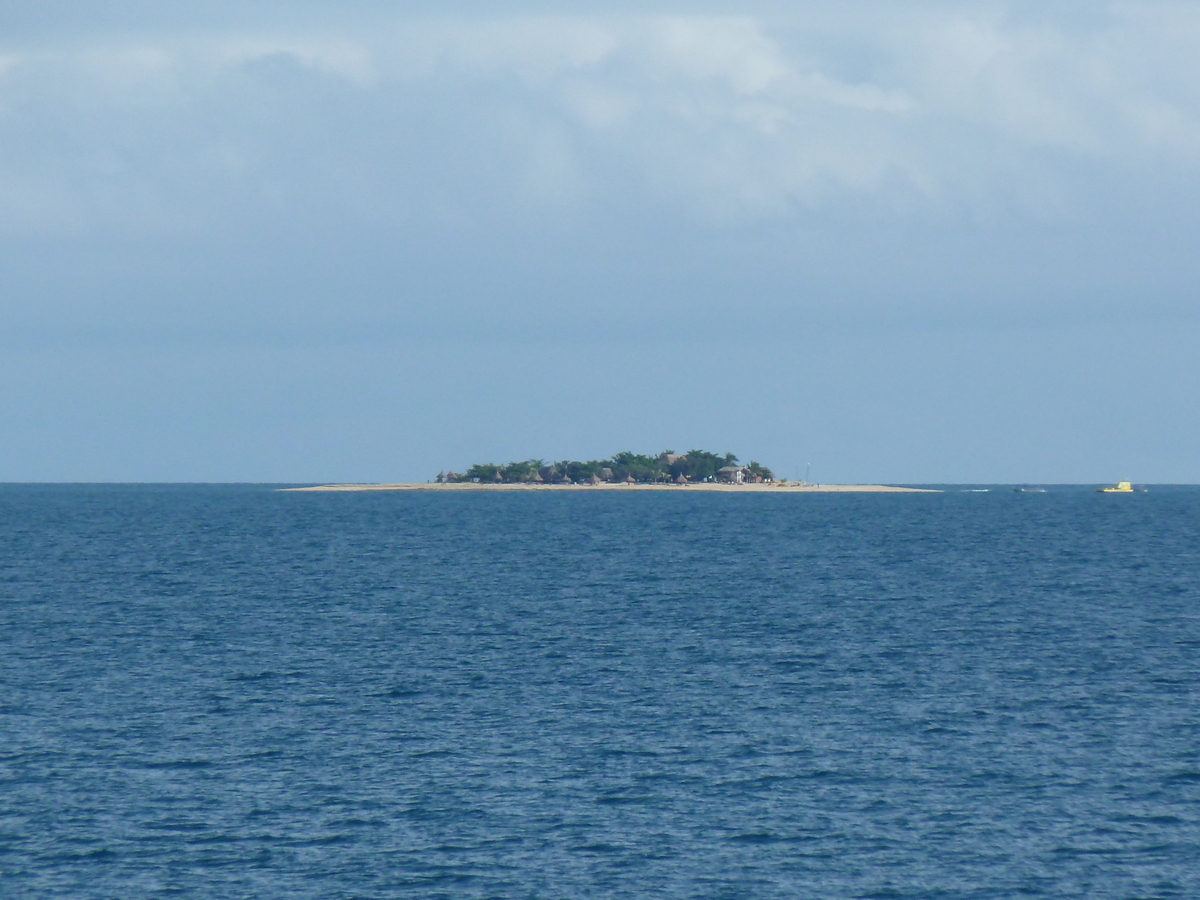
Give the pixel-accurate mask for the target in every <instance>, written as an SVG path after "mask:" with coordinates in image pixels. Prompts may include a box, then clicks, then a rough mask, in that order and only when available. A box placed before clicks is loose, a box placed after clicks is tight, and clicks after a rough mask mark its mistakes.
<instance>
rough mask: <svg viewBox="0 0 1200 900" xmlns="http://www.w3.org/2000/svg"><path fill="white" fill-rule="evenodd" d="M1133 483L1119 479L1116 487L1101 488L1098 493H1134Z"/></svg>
mask: <svg viewBox="0 0 1200 900" xmlns="http://www.w3.org/2000/svg"><path fill="white" fill-rule="evenodd" d="M1133 492H1134V491H1133V485H1132V484H1131V483H1130V482H1128V481H1118V482H1117V486H1116V487H1110V488H1100V490H1098V491H1097V492H1096V493H1098V494H1132V493H1133Z"/></svg>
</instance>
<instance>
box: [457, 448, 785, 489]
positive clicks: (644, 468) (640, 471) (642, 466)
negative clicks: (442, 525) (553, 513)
mask: <svg viewBox="0 0 1200 900" xmlns="http://www.w3.org/2000/svg"><path fill="white" fill-rule="evenodd" d="M674 456H676V454H675V453H674V452H673V451H671V450H664V451H663V452H662V453H660V454H658V455H657V456H643V455H642V454H640V453H633V452H630V451H628V450H627V451H624V452H622V453H616V454H614V455H613V456H612V458H611V459H591V460H588V461H587V462H580V461H579V460H575V459H564V460H559V461H558V462H555V463H553V464H552V465H551V466H549V467H547V464H546V462H545V461H544V460H540V459H526V460H522V461H520V462H511V463H509V464H508V465H506V466H498V465H494V464H492V463H480V464H477V465H474V466H471V468H469V469H467V471H466V472H465V473H464V474H462V475H456V476H453V479H452V480H454V481H479V482H484V483H498V482H504V483H508V484H518V483H521V482H528V481H535V480H537V477H538V472H539V470H542V471H543V475H545V476H548V477H545V478H544V480H545V481H548V482H552V483H553V482H561V481H563V480H564V479H566V478H569V479H570V480H571V481H573V482H576V483H578V482H581V481H588V480H590V479H591V478H592V477H593V476H596V477H600V478H604V477H605V475H604V470H605V469H608V470H610V471H611V472H612V478H611V480H612V481H618V482H620V481H626V480H627V479H628V478H629V477H630V476H632V477H633V480H634V481H636V482H639V483H641V484H648V483H652V482H658V481H675V480H676V479H677V478H678V477H679V476H680V475H682V476H684V477H685V478H687V479H688V481H692V482H696V481H704V480H706V479H711V478H713V477H715V476H716V473H717V470H718V469H721V468H723V467H725V466H736V465H738V458H737V456H735V455H734V454H732V453H726V454H725V455H724V456H718V455H717V454H716V453H709V452H708V451H707V450H689V451H688V452H687V453H686V454H684V455H682V456H679V457H678V458H676V459H674V460H673V461H672V462H671V463H669V464H668V462H667V459H668V457H674ZM746 468H747V469H748V470H749V472H750V474H751V475H757V476H760V477H762V478H763V480H764V481H770V480H772V479H773V478H774V476H773V475H772V474H771V470H770V469H768V468H767V467H766V466H763V465H760V464H759V463H757V462H751V463H750V464H749V466H747V467H746ZM547 470H548V471H547ZM497 475H498V476H499V477H498V478H497ZM606 480H607V479H606Z"/></svg>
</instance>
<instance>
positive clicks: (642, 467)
mask: <svg viewBox="0 0 1200 900" xmlns="http://www.w3.org/2000/svg"><path fill="white" fill-rule="evenodd" d="M604 489H610V490H624V491H631V490H632V491H637V490H681V489H688V490H708V491H755V492H758V491H770V492H782V491H786V492H789V493H791V492H822V493H840V492H895V493H937V492H936V491H929V490H928V489H922V488H909V487H893V486H890V485H881V484H809V483H807V482H804V481H790V482H789V481H785V480H779V479H778V478H776V476H775V473H774V472H772V471H771V470H770V469H769V468H767V467H766V466H764V465H762V464H761V463H759V462H757V461H755V460H751V461H750V462H748V463H745V464H744V465H743V464H742V463H741V462H739V461H738V457H737V456H736V455H735V454H733V453H725V454H716V453H711V452H709V451H707V450H689V451H688V452H687V453H676V452H674V451H673V450H664V451H663V452H662V453H659V454H658V455H656V456H646V455H643V454H639V453H632V452H623V453H616V454H614V455H613V456H611V457H609V458H608V459H593V460H587V461H580V460H559V461H557V462H550V461H547V460H544V459H525V460H520V461H518V462H510V463H508V464H506V465H498V464H495V463H476V464H475V465H472V466H470V467H469V468H467V469H466V470H465V471H464V472H461V473H459V472H454V471H442V472H439V473H438V475H437V477H436V478H435V479H434V480H433V481H431V482H424V483H409V484H403V483H401V484H322V485H314V486H312V487H301V488H284V490H288V491H418V490H451V491H454V490H485V491H487V490H543V491H559V490H604Z"/></svg>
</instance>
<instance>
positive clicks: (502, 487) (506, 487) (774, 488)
mask: <svg viewBox="0 0 1200 900" xmlns="http://www.w3.org/2000/svg"><path fill="white" fill-rule="evenodd" d="M282 490H284V491H621V492H626V493H631V492H634V491H675V492H677V493H687V492H689V491H717V492H721V493H734V494H937V493H941V492H940V491H932V490H928V489H926V488H909V487H892V486H891V485H886V484H802V483H799V482H776V483H771V484H709V483H701V484H481V483H477V482H456V483H452V484H431V483H413V484H319V485H316V486H314V487H300V488H282Z"/></svg>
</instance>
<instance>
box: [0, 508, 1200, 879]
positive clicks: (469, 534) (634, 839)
mask: <svg viewBox="0 0 1200 900" xmlns="http://www.w3.org/2000/svg"><path fill="white" fill-rule="evenodd" d="M1198 576H1200V491H1198V490H1195V489H1188V488H1169V487H1162V488H1152V489H1151V491H1150V492H1149V493H1146V494H1138V495H1132V496H1106V495H1100V494H1096V493H1094V492H1092V491H1090V490H1082V489H1074V490H1071V489H1053V488H1052V489H1051V490H1050V491H1049V492H1048V493H1046V494H1015V493H1013V492H1011V491H1007V490H1003V491H994V492H992V493H960V492H958V491H956V490H955V491H948V492H946V493H942V494H924V495H886V494H876V495H835V494H831V495H779V494H773V495H744V494H735V495H727V494H699V493H689V492H687V491H686V490H681V491H679V492H677V493H653V494H646V493H639V494H634V495H622V494H613V493H597V494H586V493H563V494H550V493H539V494H532V495H527V494H514V493H496V494H490V493H489V494H429V493H372V494H303V493H300V494H296V493H278V492H276V491H274V490H272V489H270V488H268V487H259V486H5V487H0V653H2V656H0V665H2V678H0V897H4V898H150V897H184V898H243V897H245V898H276V897H278V898H284V897H286V898H322V900H324V898H389V897H447V898H493V897H495V898H583V897H668V898H675V897H680V898H683V897H689V898H690V897H713V898H776V897H779V898H782V897H788V898H796V897H799V898H808V897H811V898H850V897H854V898H1013V897H1088V898H1150V897H1189V898H1195V897H1200V704H1198V700H1200V578H1198Z"/></svg>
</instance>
